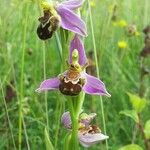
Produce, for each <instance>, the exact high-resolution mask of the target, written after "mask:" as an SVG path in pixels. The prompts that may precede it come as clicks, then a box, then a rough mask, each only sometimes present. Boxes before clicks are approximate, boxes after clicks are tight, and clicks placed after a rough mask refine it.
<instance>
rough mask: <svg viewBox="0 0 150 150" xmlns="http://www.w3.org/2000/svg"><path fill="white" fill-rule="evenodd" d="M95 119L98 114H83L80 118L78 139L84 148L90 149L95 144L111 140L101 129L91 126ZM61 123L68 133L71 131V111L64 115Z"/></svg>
mask: <svg viewBox="0 0 150 150" xmlns="http://www.w3.org/2000/svg"><path fill="white" fill-rule="evenodd" d="M95 117H96V113H91V114H89V115H88V114H86V113H81V114H80V116H79V127H78V139H79V142H80V144H81V145H82V146H84V147H90V146H92V145H93V144H96V143H98V142H100V141H102V140H105V139H108V138H109V137H108V136H107V135H104V134H102V133H101V130H100V129H99V127H97V126H96V125H93V124H91V122H92V121H93V119H94V118H95ZM61 123H62V124H63V126H64V127H65V128H66V129H67V130H68V131H71V117H70V113H69V111H67V112H65V113H64V114H63V115H62V117H61Z"/></svg>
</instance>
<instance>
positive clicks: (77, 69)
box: [36, 35, 110, 97]
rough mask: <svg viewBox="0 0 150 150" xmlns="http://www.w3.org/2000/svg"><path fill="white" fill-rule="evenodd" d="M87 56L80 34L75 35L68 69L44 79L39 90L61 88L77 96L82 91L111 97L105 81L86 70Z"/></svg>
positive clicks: (71, 45) (67, 93)
mask: <svg viewBox="0 0 150 150" xmlns="http://www.w3.org/2000/svg"><path fill="white" fill-rule="evenodd" d="M86 67H87V58H86V55H85V50H84V46H83V43H82V41H81V39H80V37H79V36H78V35H75V37H74V38H73V40H72V41H71V44H70V56H69V61H68V70H66V71H65V72H64V73H62V74H60V75H59V76H58V77H55V78H52V79H47V80H45V81H43V82H42V83H41V84H40V86H39V88H38V89H37V90H36V91H37V92H41V91H46V90H60V92H61V93H62V94H64V95H70V96H76V95H78V94H79V93H80V92H81V91H84V92H85V93H87V94H91V95H106V96H109V97H110V94H109V93H108V92H107V90H106V88H105V85H104V83H103V82H102V81H101V80H99V79H98V78H96V77H94V76H91V75H88V74H87V73H86V72H85V68H86Z"/></svg>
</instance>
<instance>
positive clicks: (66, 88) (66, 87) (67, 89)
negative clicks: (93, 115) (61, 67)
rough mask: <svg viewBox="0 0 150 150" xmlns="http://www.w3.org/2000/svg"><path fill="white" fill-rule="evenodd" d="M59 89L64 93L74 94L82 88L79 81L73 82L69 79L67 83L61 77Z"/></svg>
mask: <svg viewBox="0 0 150 150" xmlns="http://www.w3.org/2000/svg"><path fill="white" fill-rule="evenodd" d="M59 90H60V92H61V93H62V94H64V95H70V96H76V95H78V94H79V93H80V92H81V90H82V85H81V84H80V83H76V84H73V83H72V82H71V81H69V82H68V83H66V82H65V80H64V79H63V80H62V81H61V83H60V85H59Z"/></svg>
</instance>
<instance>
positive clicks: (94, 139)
mask: <svg viewBox="0 0 150 150" xmlns="http://www.w3.org/2000/svg"><path fill="white" fill-rule="evenodd" d="M78 137H79V141H80V144H81V145H82V146H84V147H90V146H92V145H93V144H96V143H98V142H100V141H102V140H105V139H108V138H109V137H108V136H107V135H104V134H102V133H93V134H90V133H87V134H84V135H83V134H79V135H78Z"/></svg>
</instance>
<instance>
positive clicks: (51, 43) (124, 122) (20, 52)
mask: <svg viewBox="0 0 150 150" xmlns="http://www.w3.org/2000/svg"><path fill="white" fill-rule="evenodd" d="M93 2H94V3H95V5H94V6H92V7H91V8H92V16H93V24H94V32H95V38H96V47H97V53H98V63H99V70H100V72H99V73H100V76H101V79H102V80H103V81H104V82H105V84H106V87H107V89H108V91H109V92H110V93H111V95H112V97H111V98H106V97H103V102H104V112H105V120H106V129H107V134H108V135H109V137H110V138H109V140H108V144H109V149H110V150H117V149H118V148H120V147H121V146H123V145H126V144H130V143H131V141H132V137H133V129H134V127H135V125H134V122H133V121H132V120H130V119H128V118H125V117H124V116H121V115H120V114H119V112H120V111H121V110H124V109H130V108H131V105H130V104H129V100H128V96H127V94H126V92H131V93H138V89H139V66H140V63H139V53H140V51H141V49H142V47H143V45H144V43H143V38H144V35H143V34H142V30H143V28H144V27H145V26H146V25H147V24H148V23H150V17H149V16H148V15H149V14H150V9H148V8H149V7H150V2H149V0H143V1H141V0H132V1H131V0H116V1H115V0H114V1H110V0H101V1H100V0H95V1H94V0H93ZM114 4H117V19H118V20H122V19H123V20H126V22H127V23H128V24H133V23H134V24H135V25H136V26H137V29H138V31H139V32H140V36H133V37H128V36H127V35H126V33H125V30H126V29H125V28H122V27H120V26H114V25H113V23H112V21H111V16H112V13H111V8H112V6H113V5H114ZM81 14H82V16H84V18H85V21H86V22H87V28H88V35H89V36H88V37H87V38H86V39H85V48H86V52H89V51H91V50H93V44H92V35H91V29H90V22H89V15H88V9H87V1H86V2H85V4H84V6H83V8H82V10H81ZM39 16H40V9H39V7H38V4H37V2H36V1H34V2H32V1H27V0H22V1H19V0H5V1H2V0H0V67H1V69H0V83H1V88H0V89H1V94H0V150H4V149H7V150H13V149H15V146H14V144H13V140H14V143H15V145H16V149H18V136H19V129H18V128H19V115H18V114H19V107H18V106H19V102H21V104H22V105H21V107H22V112H23V120H24V121H23V122H24V124H23V128H22V129H23V130H22V141H23V142H22V149H31V150H36V149H41V150H44V149H45V142H44V128H45V126H46V125H47V119H48V126H49V135H50V139H51V141H52V143H53V144H54V145H55V147H56V149H58V150H61V147H62V144H63V138H64V136H65V134H66V130H65V129H64V128H63V127H62V125H61V124H60V117H61V114H62V113H63V112H64V111H65V110H67V108H66V107H65V99H64V98H63V97H62V95H61V94H60V93H59V92H56V91H55V92H48V93H47V94H44V93H42V94H37V93H36V92H35V89H36V88H37V87H38V85H39V83H40V82H41V81H42V80H43V79H44V78H46V77H47V78H49V77H54V76H57V75H58V74H59V73H60V72H61V65H60V64H61V59H60V56H59V50H58V47H57V42H56V38H55V36H53V38H52V39H51V40H48V41H46V42H43V41H41V40H39V39H38V37H37V35H36V28H37V26H38V21H37V19H38V17H39ZM121 40H125V41H126V42H127V48H126V49H119V48H118V46H117V43H118V41H121ZM67 47H68V46H67ZM23 56H24V57H23ZM67 56H68V50H67V49H63V57H64V58H67ZM23 58H24V60H23ZM146 61H147V62H146V63H147V65H149V64H150V63H149V60H148V59H147V60H146ZM62 65H63V66H64V64H62ZM11 81H14V83H13V84H11ZM149 84H150V80H149V79H148V78H147V79H146V81H145V85H146V86H147V92H146V98H147V99H149V98H150V94H149V86H148V85H149ZM8 85H9V86H11V87H12V88H13V90H14V91H15V92H16V96H15V97H14V98H13V99H12V100H9V101H7V103H5V100H4V97H5V95H6V94H5V93H6V87H7V86H8ZM85 98H86V100H85V103H84V109H85V111H86V112H87V113H90V112H91V111H92V112H97V114H98V115H97V122H98V124H99V125H100V126H101V128H102V131H103V127H102V115H101V107H100V101H99V97H97V96H94V97H91V96H89V95H86V97H85ZM20 100H21V101H20ZM5 104H6V105H5ZM6 107H7V109H6ZM5 109H6V110H7V111H5ZM6 112H7V113H6ZM47 116H48V117H47ZM8 117H9V121H8ZM149 117H150V113H149V110H148V108H147V109H146V110H145V111H144V112H143V113H142V119H143V121H145V120H147V119H149ZM11 131H12V132H11ZM135 143H137V144H139V145H140V146H142V147H143V149H144V143H143V140H142V137H141V136H140V133H138V134H137V136H136V140H135ZM104 146H105V145H104V143H101V144H97V145H95V146H93V147H92V148H90V149H91V150H97V149H99V150H104V149H105V148H104ZM81 149H83V148H81Z"/></svg>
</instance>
